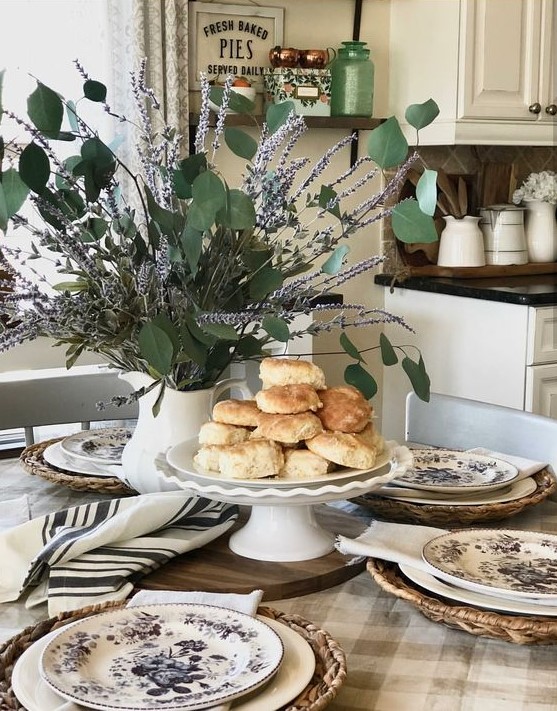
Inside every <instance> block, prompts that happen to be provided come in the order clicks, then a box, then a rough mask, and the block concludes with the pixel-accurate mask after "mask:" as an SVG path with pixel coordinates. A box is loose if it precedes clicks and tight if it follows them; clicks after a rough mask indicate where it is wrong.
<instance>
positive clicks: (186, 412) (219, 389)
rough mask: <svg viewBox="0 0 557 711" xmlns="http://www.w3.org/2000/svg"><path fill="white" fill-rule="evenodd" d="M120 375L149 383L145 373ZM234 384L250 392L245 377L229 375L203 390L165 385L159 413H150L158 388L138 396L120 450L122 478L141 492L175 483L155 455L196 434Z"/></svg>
mask: <svg viewBox="0 0 557 711" xmlns="http://www.w3.org/2000/svg"><path fill="white" fill-rule="evenodd" d="M120 377H121V378H122V379H123V380H125V381H126V382H128V383H129V384H130V385H131V386H132V387H133V389H134V390H138V389H139V388H141V387H147V386H149V385H150V384H151V383H152V382H153V380H152V378H151V377H150V376H149V375H147V374H146V373H141V372H138V371H137V372H136V371H132V372H125V373H122V374H121V375H120ZM231 388H237V389H238V390H240V392H241V393H242V396H243V397H246V398H252V397H253V395H252V393H251V391H250V389H249V388H248V386H247V383H246V382H245V380H239V379H234V378H228V379H226V380H221V381H220V382H218V383H217V384H216V385H215V386H214V387H212V388H206V389H204V390H187V391H185V390H171V389H170V388H166V390H165V393H164V396H163V399H162V402H161V407H160V410H159V413H158V414H157V416H156V417H154V416H153V405H154V404H155V402H156V399H157V396H158V393H159V388H158V387H156V388H154V389H153V390H152V391H151V392H150V393H147V394H146V395H144V396H143V397H140V398H139V400H138V403H139V417H138V420H137V425H136V427H135V430H134V432H133V435H132V437H131V439H130V441H129V442H128V443H127V444H126V446H125V447H124V451H123V454H122V468H123V479H124V481H125V482H126V483H127V484H128V485H129V486H131V487H132V488H133V489H135V490H136V491H139V493H141V494H146V493H151V492H155V491H166V490H171V489H174V488H176V487H174V486H172V485H170V484H168V483H166V481H165V480H164V478H163V477H162V475H161V474H160V472H159V471H158V469H157V465H156V459H157V457H159V456H164V454H165V453H166V452H167V451H168V450H169V449H170V447H173V446H174V445H176V444H179V443H180V442H183V441H185V440H187V439H191V438H192V437H196V436H197V435H198V434H199V428H200V427H201V425H202V424H203V423H204V422H207V420H209V419H210V417H211V412H212V409H213V404H214V403H215V402H216V400H217V398H218V397H219V396H220V395H221V394H222V393H223V392H225V391H226V390H230V389H231Z"/></svg>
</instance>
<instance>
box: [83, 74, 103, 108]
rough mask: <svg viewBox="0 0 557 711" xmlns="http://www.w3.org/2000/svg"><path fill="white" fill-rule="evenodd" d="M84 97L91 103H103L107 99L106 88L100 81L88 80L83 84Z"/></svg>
mask: <svg viewBox="0 0 557 711" xmlns="http://www.w3.org/2000/svg"><path fill="white" fill-rule="evenodd" d="M83 96H84V97H85V98H86V99H89V101H96V102H101V103H102V102H103V101H104V100H105V99H106V86H105V85H104V84H102V83H101V82H100V81H95V80H94V79H87V80H86V81H85V82H84V84H83Z"/></svg>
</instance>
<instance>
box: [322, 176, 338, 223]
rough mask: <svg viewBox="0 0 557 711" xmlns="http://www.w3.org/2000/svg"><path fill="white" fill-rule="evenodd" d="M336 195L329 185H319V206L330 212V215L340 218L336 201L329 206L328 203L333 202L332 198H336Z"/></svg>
mask: <svg viewBox="0 0 557 711" xmlns="http://www.w3.org/2000/svg"><path fill="white" fill-rule="evenodd" d="M336 197H337V193H336V191H335V190H333V189H332V188H331V187H330V186H329V185H322V186H321V190H320V191H319V207H322V208H323V209H324V210H327V212H330V213H331V215H334V216H335V217H338V218H339V220H340V205H339V204H338V202H335V203H334V204H333V206H332V207H329V205H330V204H331V203H333V201H334V200H336Z"/></svg>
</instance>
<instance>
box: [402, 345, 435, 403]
mask: <svg viewBox="0 0 557 711" xmlns="http://www.w3.org/2000/svg"><path fill="white" fill-rule="evenodd" d="M402 368H403V370H404V372H405V373H406V375H407V376H408V379H409V380H410V383H411V385H412V388H413V389H414V392H415V393H416V395H417V396H418V397H419V398H420V400H423V401H424V402H429V398H430V385H431V382H430V379H429V375H428V374H427V371H426V369H425V364H424V361H423V358H422V357H421V356H420V358H419V360H418V362H417V363H416V362H415V361H413V360H411V359H410V358H408V356H405V357H404V358H403V359H402Z"/></svg>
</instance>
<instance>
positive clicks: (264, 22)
mask: <svg viewBox="0 0 557 711" xmlns="http://www.w3.org/2000/svg"><path fill="white" fill-rule="evenodd" d="M283 32H284V8H279V7H263V6H261V5H226V4H224V3H207V2H190V3H189V46H190V58H189V62H190V88H191V89H199V88H200V86H201V85H200V75H201V72H205V73H206V74H207V77H208V79H209V81H213V80H215V81H216V80H219V78H220V80H224V78H225V77H226V76H227V75H229V74H232V75H233V76H235V77H239V78H242V79H245V80H246V82H249V84H250V85H251V86H253V87H255V88H256V90H257V91H258V92H262V91H263V76H264V71H265V69H267V68H268V67H269V52H270V50H271V49H272V48H273V47H275V46H277V45H280V44H282V41H283Z"/></svg>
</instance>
